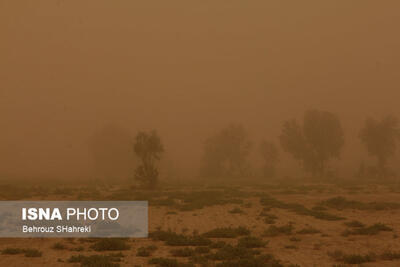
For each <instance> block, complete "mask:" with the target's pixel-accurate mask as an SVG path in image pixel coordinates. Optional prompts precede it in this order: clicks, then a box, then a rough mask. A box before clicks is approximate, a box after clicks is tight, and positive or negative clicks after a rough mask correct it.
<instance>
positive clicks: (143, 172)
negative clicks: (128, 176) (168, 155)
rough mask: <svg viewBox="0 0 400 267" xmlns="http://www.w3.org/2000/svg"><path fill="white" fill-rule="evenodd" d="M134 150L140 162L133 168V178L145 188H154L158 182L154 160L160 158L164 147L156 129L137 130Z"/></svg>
mask: <svg viewBox="0 0 400 267" xmlns="http://www.w3.org/2000/svg"><path fill="white" fill-rule="evenodd" d="M134 151H135V153H136V155H137V156H138V157H139V159H140V161H141V163H140V165H139V166H138V167H137V168H136V170H135V179H136V180H137V181H138V182H139V183H140V184H141V186H143V187H144V188H147V189H154V188H155V187H156V186H157V183H158V170H157V166H156V162H157V161H159V160H160V158H161V154H162V153H163V152H164V147H163V145H162V143H161V139H160V137H159V136H158V134H157V132H156V131H151V132H149V133H146V132H139V133H138V134H137V135H136V140H135V144H134Z"/></svg>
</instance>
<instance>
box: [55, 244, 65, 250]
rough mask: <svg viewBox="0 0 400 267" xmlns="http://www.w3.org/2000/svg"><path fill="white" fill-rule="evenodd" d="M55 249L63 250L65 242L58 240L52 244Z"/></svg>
mask: <svg viewBox="0 0 400 267" xmlns="http://www.w3.org/2000/svg"><path fill="white" fill-rule="evenodd" d="M52 248H53V249H57V250H62V249H65V248H66V247H65V245H64V244H63V243H60V242H57V243H55V244H54V245H53V246H52Z"/></svg>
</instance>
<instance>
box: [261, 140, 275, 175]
mask: <svg viewBox="0 0 400 267" xmlns="http://www.w3.org/2000/svg"><path fill="white" fill-rule="evenodd" d="M260 153H261V156H262V157H263V159H264V168H263V170H264V175H265V177H268V178H273V177H275V174H276V164H277V163H278V160H279V151H278V148H277V147H276V145H275V144H274V143H272V142H268V141H263V142H262V143H261V145H260Z"/></svg>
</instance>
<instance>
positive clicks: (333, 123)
mask: <svg viewBox="0 0 400 267" xmlns="http://www.w3.org/2000/svg"><path fill="white" fill-rule="evenodd" d="M280 142H281V145H282V148H283V149H284V150H285V151H286V152H288V153H290V154H291V155H292V156H293V157H294V158H295V159H297V160H299V161H301V162H302V164H303V167H304V169H305V170H306V171H309V172H311V173H312V174H313V176H316V175H321V176H324V175H325V170H326V163H327V162H328V161H329V160H330V159H332V158H339V157H340V152H341V150H342V148H343V145H344V134H343V129H342V126H341V124H340V121H339V119H338V117H337V116H336V115H334V114H332V113H330V112H324V111H318V110H309V111H307V112H306V113H305V115H304V120H303V125H300V124H298V123H297V121H296V120H289V121H286V122H285V123H284V125H283V129H282V134H281V136H280Z"/></svg>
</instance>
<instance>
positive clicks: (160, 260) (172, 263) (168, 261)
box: [149, 258, 194, 267]
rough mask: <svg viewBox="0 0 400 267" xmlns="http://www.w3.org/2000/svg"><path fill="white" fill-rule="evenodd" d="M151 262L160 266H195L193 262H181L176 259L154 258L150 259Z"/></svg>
mask: <svg viewBox="0 0 400 267" xmlns="http://www.w3.org/2000/svg"><path fill="white" fill-rule="evenodd" d="M149 264H155V265H157V266H159V267H194V265H193V264H191V263H181V262H178V261H177V260H175V259H168V258H153V259H151V260H149Z"/></svg>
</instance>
